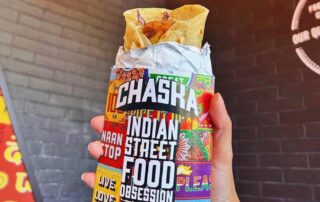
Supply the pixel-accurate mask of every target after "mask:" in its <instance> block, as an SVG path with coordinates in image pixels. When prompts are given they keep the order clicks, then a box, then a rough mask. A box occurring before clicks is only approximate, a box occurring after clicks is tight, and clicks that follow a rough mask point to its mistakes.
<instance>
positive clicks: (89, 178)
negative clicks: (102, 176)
mask: <svg viewBox="0 0 320 202" xmlns="http://www.w3.org/2000/svg"><path fill="white" fill-rule="evenodd" d="M95 178H96V174H95V173H83V174H82V175H81V180H82V181H83V182H84V183H86V184H87V185H88V186H89V187H90V188H91V189H93V187H94V181H95Z"/></svg>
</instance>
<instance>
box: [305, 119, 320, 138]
mask: <svg viewBox="0 0 320 202" xmlns="http://www.w3.org/2000/svg"><path fill="white" fill-rule="evenodd" d="M306 136H308V137H320V122H317V123H309V124H306Z"/></svg>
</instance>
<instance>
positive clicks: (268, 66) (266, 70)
mask: <svg viewBox="0 0 320 202" xmlns="http://www.w3.org/2000/svg"><path fill="white" fill-rule="evenodd" d="M265 74H275V66H274V64H273V63H265V64H263V65H258V66H254V67H249V68H243V69H239V70H236V74H235V77H236V78H237V79H240V78H247V79H248V78H253V77H255V76H261V75H265Z"/></svg>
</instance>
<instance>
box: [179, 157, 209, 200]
mask: <svg viewBox="0 0 320 202" xmlns="http://www.w3.org/2000/svg"><path fill="white" fill-rule="evenodd" d="M176 165H177V186H176V192H175V197H176V199H178V200H191V199H210V190H211V181H212V176H211V172H210V171H211V162H210V161H209V162H177V163H176Z"/></svg>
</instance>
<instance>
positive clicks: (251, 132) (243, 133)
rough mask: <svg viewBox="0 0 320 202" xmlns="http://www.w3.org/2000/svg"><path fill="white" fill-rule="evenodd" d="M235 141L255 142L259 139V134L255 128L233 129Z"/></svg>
mask: <svg viewBox="0 0 320 202" xmlns="http://www.w3.org/2000/svg"><path fill="white" fill-rule="evenodd" d="M232 134H233V139H236V140H243V139H249V140H253V139H256V138H257V132H256V129H255V128H254V127H250V128H239V127H237V128H233V133H232Z"/></svg>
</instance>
